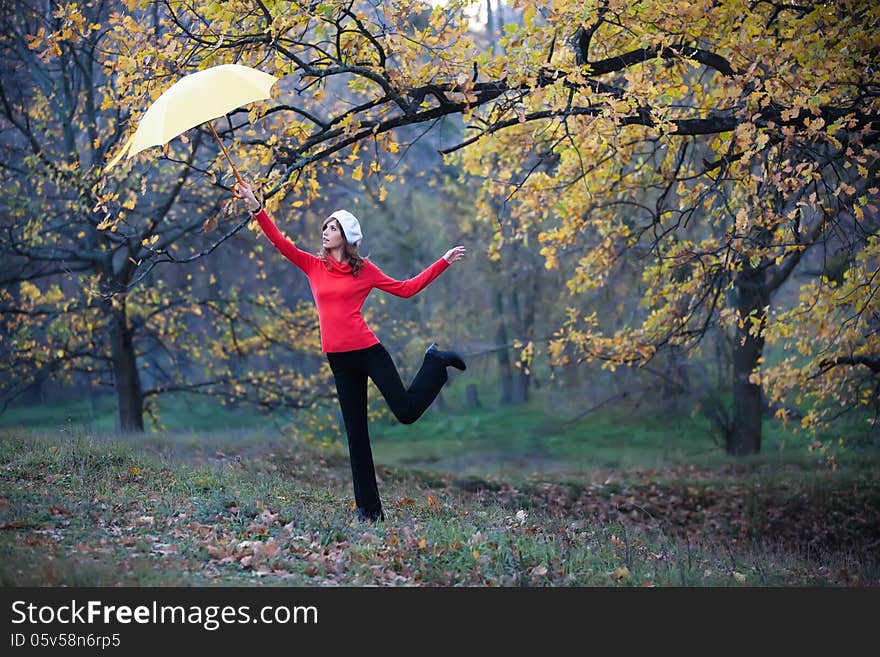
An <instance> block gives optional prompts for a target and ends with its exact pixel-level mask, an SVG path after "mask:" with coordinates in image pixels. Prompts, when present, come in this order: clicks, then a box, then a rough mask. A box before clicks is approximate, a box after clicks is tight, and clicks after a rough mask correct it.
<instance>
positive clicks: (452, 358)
mask: <svg viewBox="0 0 880 657" xmlns="http://www.w3.org/2000/svg"><path fill="white" fill-rule="evenodd" d="M425 355H426V356H428V355H430V356H434V357H436V358H439V359H440V360H442V361H443V364H444V365H446V366H447V367H449V366H450V365H451V366H452V367H454V368H455V369H457V370H462V371H464V370H466V369H467V365H465V364H464V361H463V360H462V358H461V356H459V355H458V354H457V353H455V352H454V351H440V350H439V349H438V348H437V343H436V342H432V343H431V346H430V347H428V349H427V350H426V351H425Z"/></svg>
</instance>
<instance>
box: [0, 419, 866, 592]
mask: <svg viewBox="0 0 880 657" xmlns="http://www.w3.org/2000/svg"><path fill="white" fill-rule="evenodd" d="M533 415H534V414H533ZM457 419H458V418H435V417H432V418H426V419H425V424H424V428H425V429H428V428H432V427H433V428H437V427H434V425H438V426H446V425H443V424H442V423H446V422H449V423H452V422H455V421H456V420H457ZM460 419H461V421H462V422H464V421H466V420H465V419H464V418H460ZM532 420H533V423H532V424H525V425H518V428H517V429H514V427H513V426H508V425H505V422H508V421H512V420H509V419H508V420H505V419H504V418H501V417H499V416H496V415H493V414H491V413H487V414H486V415H485V416H480V418H478V419H477V420H474V418H473V417H472V418H470V419H469V420H467V421H469V422H471V424H469V425H465V424H457V425H456V424H449V425H448V426H446V428H447V429H448V430H449V433H446V434H443V435H433V434H430V431H429V432H428V434H426V433H425V431H424V430H423V431H422V433H421V434H420V438H419V439H418V440H416V439H415V438H414V437H413V436H412V435H406V436H404V437H401V436H395V435H394V433H395V431H397V429H395V428H394V427H391V428H390V429H394V431H390V430H389V433H388V434H387V435H383V437H382V439H381V440H379V441H377V444H376V450H375V451H376V452H377V463H378V468H377V469H378V474H379V477H380V490H381V492H382V495H383V500H384V503H385V507H386V513H387V516H388V520H387V522H385V523H380V524H378V525H366V524H362V523H360V522H358V521H355V520H354V519H353V517H352V514H351V510H350V508H349V505H350V502H351V490H350V489H351V483H350V472H349V466H348V460H347V456H346V454H345V453H344V451H343V449H342V448H341V447H339V446H334V447H330V448H319V447H318V446H317V445H315V444H303V443H301V442H294V441H292V440H290V439H287V438H285V437H284V434H283V433H281V432H277V431H267V430H259V429H258V430H248V429H241V428H230V429H225V430H212V431H204V432H194V431H189V432H169V433H166V434H160V433H156V434H149V435H147V436H114V435H112V434H102V433H98V432H93V431H88V430H85V429H81V428H79V429H77V428H73V429H72V428H69V427H67V428H64V429H60V430H59V429H56V430H51V431H46V430H41V431H30V430H25V429H21V428H13V429H6V430H3V431H0V463H2V466H0V467H2V469H0V527H2V529H0V584H2V585H41V586H45V585H48V586H59V585H74V586H76V585H92V586H94V585H133V586H152V585H156V586H169V585H183V586H193V585H194V586H213V585H264V584H277V585H300V586H326V585H347V586H360V585H383V586H384V585H417V586H421V585H427V586H452V585H455V586H482V585H488V586H520V585H527V586H544V585H549V586H560V585H588V586H591V585H598V586H618V585H622V586H641V585H657V586H749V585H752V586H768V585H780V586H802V585H830V586H839V585H853V584H858V585H861V584H866V585H877V584H878V583H880V567H878V562H877V557H876V554H877V552H876V545H877V541H878V527H880V523H878V522H877V520H878V514H880V491H878V484H877V481H878V479H877V476H876V475H877V466H878V461H877V458H876V457H872V456H870V455H864V454H863V455H862V458H861V459H858V460H852V461H850V460H847V459H841V460H840V461H839V462H838V467H837V469H834V470H833V469H831V468H829V467H828V465H827V463H826V461H825V460H823V459H821V458H818V457H817V455H815V454H812V455H807V457H803V458H801V457H798V458H794V459H787V458H785V455H786V454H791V453H792V452H791V451H788V452H786V451H783V452H779V453H777V454H776V455H775V456H774V458H772V459H763V460H754V461H742V460H740V461H729V460H728V461H726V460H724V459H723V457H719V458H720V461H719V463H718V464H716V465H713V464H712V463H710V462H708V461H707V462H703V463H701V464H700V465H699V466H694V464H693V463H687V461H686V460H682V461H676V459H677V458H678V456H676V455H675V451H674V449H672V447H671V446H668V447H667V446H666V445H665V444H664V443H663V441H665V440H668V439H669V436H668V434H667V433H664V432H663V431H662V430H661V428H660V425H658V424H657V423H655V422H651V423H647V424H648V425H649V426H646V427H644V428H643V429H642V430H637V427H638V424H635V423H631V425H632V426H631V427H630V430H629V431H628V432H627V431H625V430H621V429H620V428H619V427H620V423H615V422H612V421H609V422H608V423H607V424H605V425H603V424H602V423H598V422H597V423H595V424H594V425H593V431H592V432H590V433H584V432H583V431H582V430H578V429H577V427H568V428H566V427H559V426H557V427H556V431H555V432H554V431H549V428H548V426H547V424H546V418H544V419H540V418H538V419H535V418H534V417H533V418H532ZM421 426H422V423H419V424H417V425H414V426H413V427H410V428H409V429H411V430H416V429H419V428H420V427H421ZM582 429H583V428H582ZM505 430H506V431H507V437H508V439H509V441H510V443H511V444H510V445H508V447H510V449H511V450H513V449H517V450H518V449H521V448H522V449H525V450H528V449H531V448H532V447H534V444H535V443H536V442H540V443H541V445H544V443H545V442H546V441H548V440H549V439H550V438H553V437H555V436H562V438H565V437H566V436H567V435H568V434H566V432H567V431H571V432H573V433H572V434H571V435H568V438H569V439H570V440H571V441H572V442H573V443H575V444H577V442H578V440H580V441H581V442H582V443H583V444H584V445H585V446H590V447H592V448H593V449H595V450H607V454H608V455H609V456H608V458H609V463H611V462H612V461H613V458H612V456H611V455H612V454H613V450H614V449H615V445H616V446H617V449H621V443H623V444H626V445H628V449H632V450H634V451H635V450H638V449H642V450H648V451H653V452H654V453H655V454H667V455H668V458H669V460H667V461H664V462H663V464H662V468H659V469H655V470H647V469H643V468H642V466H643V465H644V464H643V463H639V464H637V467H636V468H635V469H614V467H610V468H609V467H606V466H607V464H606V465H603V466H602V468H597V469H584V470H582V471H578V470H576V469H572V470H569V471H564V472H563V471H549V470H548V471H543V472H537V473H535V472H531V471H530V470H529V468H524V469H522V470H520V471H519V473H518V474H517V475H516V476H512V475H510V474H504V475H502V474H499V473H492V472H488V471H487V470H490V469H491V468H489V469H484V473H483V474H482V475H476V474H472V473H469V472H466V471H465V472H454V473H453V472H449V471H443V470H441V469H411V468H404V467H399V466H396V465H388V464H389V463H391V462H392V461H391V459H390V458H387V456H388V455H387V454H386V455H382V452H383V451H385V450H386V448H392V447H394V446H395V445H396V444H397V443H399V442H401V441H410V442H412V443H414V444H415V443H421V444H422V445H423V446H425V447H428V446H431V445H433V446H434V448H436V449H437V450H438V451H440V450H444V451H445V453H446V454H447V456H448V455H449V453H450V452H453V451H454V450H456V449H460V448H461V445H463V444H466V443H463V442H462V438H461V434H462V433H473V434H474V438H473V439H474V440H478V441H487V442H492V441H496V442H497V441H501V440H503V437H504V435H505ZM689 431H690V430H689ZM452 432H455V433H458V434H459V435H452ZM693 432H694V435H692V436H690V438H687V439H685V438H682V440H684V441H685V444H688V443H687V441H688V440H689V441H692V442H693V444H694V446H695V447H696V446H697V445H698V444H699V442H700V441H699V436H698V435H697V434H698V430H697V428H696V427H695V428H693ZM685 433H686V434H687V432H685ZM401 435H402V434H401ZM676 435H679V434H676ZM687 435H690V434H687ZM529 436H531V438H529ZM536 436H540V439H539V438H537V437H536ZM594 436H595V437H594ZM627 441H629V442H627ZM561 442H562V439H560V443H561ZM569 449H570V450H585V451H584V452H583V453H584V454H587V451H586V449H587V447H563V445H562V444H560V445H559V446H558V450H559V453H560V454H568V453H569V452H568V451H566V450H569ZM682 449H684V448H682ZM669 450H672V451H669ZM526 453H528V452H526ZM597 453H603V452H601V451H597V452H594V454H597ZM633 458H634V457H633ZM654 459H655V457H651V458H649V459H647V462H652V461H653V460H654ZM613 463H614V464H618V465H619V463H621V461H619V460H618V461H613Z"/></svg>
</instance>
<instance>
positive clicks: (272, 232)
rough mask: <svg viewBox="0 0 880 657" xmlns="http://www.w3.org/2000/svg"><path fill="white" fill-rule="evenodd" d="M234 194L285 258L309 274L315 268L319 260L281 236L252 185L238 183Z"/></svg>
mask: <svg viewBox="0 0 880 657" xmlns="http://www.w3.org/2000/svg"><path fill="white" fill-rule="evenodd" d="M234 192H235V193H236V196H238V197H239V198H241V199H244V202H245V204H246V205H247V208H248V211H249V212H250V213H251V214H253V216H254V219H256V220H257V223H258V224H260V228H261V229H262V230H263V232H264V233H265V234H266V237H268V238H269V241H270V242H272V244H273V245H274V246H275V248H276V249H278V250H279V251H280V252H281V253H282V255H284V257H285V258H287V259H288V260H290V261H291V262H292V263H293V264H295V265H296V266H297V267H299V268H300V269H302V270H303V271H304V272H305V273H306V274H308V273H309V269H310V268H311V267H313V266H314V264H315V262H316V261H317V260H318V258H317V257H316V256H313V255H312V254H311V253H306V252H305V251H303V250H302V249H300V248H298V247H297V246H296V244H294V243H293V242H291V241H290V240H289V239H287V238H286V237H284V235H282V234H281V231H280V230H278V226H276V225H275V223H274V222H273V221H272V218H271V217H270V216H269V213H268V212H266V208H264V207H263V206H262V204H261V203H260V202H259V201H258V200H257V199H256V197H255V196H254V192H253V189H252V188H251V186H250V185H248V184H247V183H245V184H241V183H236V184H235V188H234Z"/></svg>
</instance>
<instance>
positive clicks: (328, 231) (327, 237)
mask: <svg viewBox="0 0 880 657" xmlns="http://www.w3.org/2000/svg"><path fill="white" fill-rule="evenodd" d="M321 237H322V243H323V245H324V248H325V249H328V250H329V249H336V248H339V247H340V246H343V245H344V244H345V238H344V237H343V236H342V230H341V229H340V228H339V222H338V221H337V220H336V219H331V220H330V221H328V222H327V223H326V224H324V232H323V235H322V236H321Z"/></svg>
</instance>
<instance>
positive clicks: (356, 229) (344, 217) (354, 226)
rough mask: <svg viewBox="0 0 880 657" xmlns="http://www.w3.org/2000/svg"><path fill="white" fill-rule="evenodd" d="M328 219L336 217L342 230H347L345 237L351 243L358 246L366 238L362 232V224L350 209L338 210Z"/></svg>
mask: <svg viewBox="0 0 880 657" xmlns="http://www.w3.org/2000/svg"><path fill="white" fill-rule="evenodd" d="M328 219H336V220H337V221H339V225H340V226H342V230H343V231H344V232H345V239H346V241H347V242H348V243H349V244H354V245H355V246H357V245H358V244H360V242H361V240H362V239H363V238H364V234H363V233H362V232H361V224H360V222H359V221H358V220H357V217H355V216H354V215H353V214H352V213H351V212H349V211H348V210H337V211H336V212H334V213H333V214H331V215H330V216H329V217H328Z"/></svg>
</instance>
